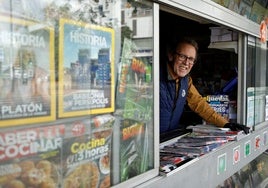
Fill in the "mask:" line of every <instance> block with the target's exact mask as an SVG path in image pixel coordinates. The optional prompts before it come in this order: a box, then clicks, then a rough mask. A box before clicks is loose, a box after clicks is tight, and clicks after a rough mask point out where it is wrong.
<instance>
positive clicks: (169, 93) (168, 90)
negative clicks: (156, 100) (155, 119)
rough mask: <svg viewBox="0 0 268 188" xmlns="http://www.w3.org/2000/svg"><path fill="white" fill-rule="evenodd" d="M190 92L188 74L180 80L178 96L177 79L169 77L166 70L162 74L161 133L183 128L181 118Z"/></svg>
mask: <svg viewBox="0 0 268 188" xmlns="http://www.w3.org/2000/svg"><path fill="white" fill-rule="evenodd" d="M187 92H188V76H185V77H184V78H181V79H180V81H179V93H178V98H177V99H175V97H176V96H175V95H176V80H170V79H168V74H167V72H166V71H164V72H162V73H161V76H160V133H164V132H167V131H171V130H174V129H178V128H181V127H180V126H179V125H180V118H181V115H182V112H183V109H184V105H185V104H186V98H187Z"/></svg>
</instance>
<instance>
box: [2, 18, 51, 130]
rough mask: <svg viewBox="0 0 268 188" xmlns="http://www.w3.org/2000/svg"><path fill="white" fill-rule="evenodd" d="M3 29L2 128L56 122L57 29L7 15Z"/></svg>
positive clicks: (3, 21)
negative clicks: (55, 42) (55, 45)
mask: <svg viewBox="0 0 268 188" xmlns="http://www.w3.org/2000/svg"><path fill="white" fill-rule="evenodd" d="M0 27H1V31H0V36H1V37H0V90H1V92H0V106H1V108H0V121H1V125H5V126H9V125H21V124H26V123H39V122H46V121H52V120H55V117H56V115H55V75H54V74H55V73H54V71H55V68H54V31H53V29H52V28H49V27H47V26H45V25H43V24H40V23H37V22H28V21H25V20H20V19H16V18H11V17H4V16H0ZM19 120H23V121H19Z"/></svg>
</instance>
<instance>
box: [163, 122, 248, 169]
mask: <svg viewBox="0 0 268 188" xmlns="http://www.w3.org/2000/svg"><path fill="white" fill-rule="evenodd" d="M188 128H189V129H192V131H191V133H189V134H186V135H185V136H182V137H179V138H177V139H173V141H170V142H168V143H166V144H163V145H161V146H160V172H162V174H163V173H164V174H165V173H169V172H170V171H173V170H174V169H176V168H177V167H179V166H181V165H183V164H185V163H187V162H189V161H191V160H192V159H195V158H198V157H200V156H202V155H204V154H206V153H208V152H211V151H213V150H215V149H217V148H218V147H220V146H222V145H224V144H225V143H227V142H230V141H234V140H239V139H241V137H242V136H243V135H244V134H243V132H242V131H231V130H229V129H226V128H218V127H215V126H213V125H196V126H190V127H188Z"/></svg>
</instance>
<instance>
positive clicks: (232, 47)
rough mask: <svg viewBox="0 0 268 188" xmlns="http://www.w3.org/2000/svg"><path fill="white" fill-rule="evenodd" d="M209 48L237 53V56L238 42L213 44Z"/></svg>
mask: <svg viewBox="0 0 268 188" xmlns="http://www.w3.org/2000/svg"><path fill="white" fill-rule="evenodd" d="M208 48H213V49H220V50H226V51H230V52H235V53H236V54H237V48H238V46H237V41H230V42H211V43H210V44H209V46H208Z"/></svg>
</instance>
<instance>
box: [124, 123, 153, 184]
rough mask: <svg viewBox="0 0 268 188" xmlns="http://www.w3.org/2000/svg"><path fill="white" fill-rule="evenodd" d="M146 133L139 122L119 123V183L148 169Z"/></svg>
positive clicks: (142, 124) (143, 124) (144, 126)
mask: <svg viewBox="0 0 268 188" xmlns="http://www.w3.org/2000/svg"><path fill="white" fill-rule="evenodd" d="M148 160H149V148H148V131H147V128H146V124H145V123H143V122H140V121H136V120H131V119H124V120H122V121H121V144H120V162H121V164H120V179H121V182H123V181H125V180H127V179H130V178H132V177H135V176H137V175H140V174H142V173H143V172H145V171H146V170H148V168H149V166H148V165H149V163H148Z"/></svg>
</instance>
